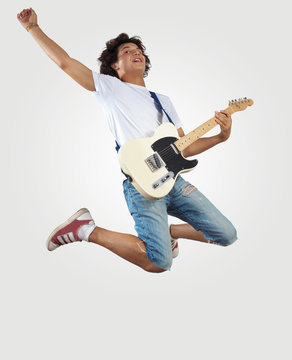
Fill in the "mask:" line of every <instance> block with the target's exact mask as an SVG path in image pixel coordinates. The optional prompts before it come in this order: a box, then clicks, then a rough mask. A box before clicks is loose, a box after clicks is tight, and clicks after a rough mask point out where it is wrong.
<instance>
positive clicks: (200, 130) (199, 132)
mask: <svg viewBox="0 0 292 360" xmlns="http://www.w3.org/2000/svg"><path fill="white" fill-rule="evenodd" d="M224 111H227V112H228V113H229V114H233V113H234V112H235V111H234V110H233V109H232V108H231V107H230V106H229V107H228V108H226V109H225V110H224ZM216 125H218V123H217V122H216V120H215V117H212V119H210V120H208V121H206V122H204V123H203V124H202V125H200V126H198V127H197V128H196V129H195V130H193V131H191V132H189V133H188V134H186V135H185V136H183V137H181V138H180V139H178V140H177V141H175V143H174V145H175V146H176V147H177V148H178V150H179V151H183V150H184V149H185V148H187V147H188V146H189V145H191V144H192V143H193V142H195V141H196V140H198V139H199V138H200V137H202V136H203V135H205V134H206V133H207V132H208V131H210V130H211V129H213V128H214V127H215V126H216Z"/></svg>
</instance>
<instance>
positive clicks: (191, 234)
mask: <svg viewBox="0 0 292 360" xmlns="http://www.w3.org/2000/svg"><path fill="white" fill-rule="evenodd" d="M170 234H171V236H172V237H173V238H175V239H190V240H196V241H201V242H206V243H208V242H210V241H209V240H207V239H206V238H205V236H204V235H203V233H202V232H201V231H197V230H195V229H194V228H193V227H192V226H191V225H189V224H177V225H175V224H171V225H170Z"/></svg>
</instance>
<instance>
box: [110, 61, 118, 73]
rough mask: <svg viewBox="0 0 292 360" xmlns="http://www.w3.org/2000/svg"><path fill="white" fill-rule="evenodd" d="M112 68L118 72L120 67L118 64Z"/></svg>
mask: <svg viewBox="0 0 292 360" xmlns="http://www.w3.org/2000/svg"><path fill="white" fill-rule="evenodd" d="M111 67H112V68H113V69H114V70H115V71H117V70H118V69H119V66H118V64H117V63H114V64H112V65H111Z"/></svg>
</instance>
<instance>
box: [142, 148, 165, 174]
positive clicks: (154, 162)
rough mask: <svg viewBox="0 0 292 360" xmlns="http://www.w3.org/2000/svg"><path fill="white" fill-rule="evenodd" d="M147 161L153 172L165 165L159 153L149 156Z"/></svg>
mask: <svg viewBox="0 0 292 360" xmlns="http://www.w3.org/2000/svg"><path fill="white" fill-rule="evenodd" d="M145 162H146V164H147V165H148V167H149V169H150V170H151V171H152V172H154V171H156V170H158V169H160V168H162V167H163V166H165V163H164V161H163V160H162V159H161V157H160V156H159V155H158V154H157V153H154V154H153V155H151V156H149V157H148V158H147V159H146V160H145Z"/></svg>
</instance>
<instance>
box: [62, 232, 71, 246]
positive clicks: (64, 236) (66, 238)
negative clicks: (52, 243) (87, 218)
mask: <svg viewBox="0 0 292 360" xmlns="http://www.w3.org/2000/svg"><path fill="white" fill-rule="evenodd" d="M63 239H64V241H65V243H66V244H68V243H70V242H71V241H70V238H69V236H68V234H64V235H63Z"/></svg>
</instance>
